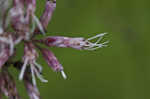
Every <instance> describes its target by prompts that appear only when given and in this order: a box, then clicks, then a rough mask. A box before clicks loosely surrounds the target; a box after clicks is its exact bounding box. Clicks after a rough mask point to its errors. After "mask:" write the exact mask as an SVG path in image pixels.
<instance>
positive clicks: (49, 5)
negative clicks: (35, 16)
mask: <svg viewBox="0 0 150 99" xmlns="http://www.w3.org/2000/svg"><path fill="white" fill-rule="evenodd" d="M55 8H56V2H52V1H47V2H46V5H45V10H44V13H43V15H42V16H41V18H40V21H41V24H42V25H43V27H44V28H46V27H47V26H48V23H49V21H50V20H51V18H52V15H53V12H54V10H55Z"/></svg>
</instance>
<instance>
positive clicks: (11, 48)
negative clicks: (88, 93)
mask: <svg viewBox="0 0 150 99" xmlns="http://www.w3.org/2000/svg"><path fill="white" fill-rule="evenodd" d="M55 8H56V0H47V1H46V4H45V10H44V11H43V14H42V15H41V17H40V19H38V18H37V16H36V15H35V11H36V0H1V1H0V70H1V73H0V96H1V94H2V93H3V94H4V95H6V96H7V97H8V98H10V99H20V96H19V95H18V92H17V89H16V86H15V82H14V80H13V78H12V76H11V75H10V73H9V72H8V69H7V68H8V67H9V66H14V67H15V68H17V69H18V71H20V75H19V80H22V81H23V82H24V84H25V87H26V89H27V92H28V94H29V97H30V99H40V94H39V92H38V89H37V87H36V78H39V79H40V80H41V81H42V82H47V80H45V79H44V78H43V76H42V75H41V73H42V66H41V65H40V64H38V62H37V58H38V57H39V53H38V52H37V49H38V50H39V51H40V52H41V54H42V55H43V58H44V59H45V61H46V62H47V64H48V66H50V67H51V68H52V69H53V70H54V71H56V72H61V74H62V76H63V78H64V79H66V78H67V76H66V74H65V73H64V70H63V67H62V65H61V64H60V63H59V61H58V59H57V58H56V57H55V55H54V54H53V52H51V51H50V50H49V49H46V48H42V47H41V46H40V45H39V44H44V45H46V46H48V47H53V46H56V47H69V48H74V49H77V50H96V49H98V48H102V47H105V46H106V43H107V42H103V43H100V42H101V39H102V38H103V36H104V35H105V34H106V33H102V34H98V35H96V36H93V37H90V38H88V39H85V38H82V37H77V38H72V37H64V36H48V37H44V38H41V39H36V38H35V37H36V35H40V34H42V35H43V34H45V33H46V32H45V31H46V29H47V26H48V23H49V22H50V20H51V18H52V15H53V12H54V10H55ZM9 28H11V29H9ZM93 40H96V42H92V41H93ZM21 42H22V43H23V44H24V55H23V57H22V59H21V60H18V61H13V60H12V57H14V56H15V55H16V53H17V52H16V48H15V46H16V45H17V44H19V43H21Z"/></svg>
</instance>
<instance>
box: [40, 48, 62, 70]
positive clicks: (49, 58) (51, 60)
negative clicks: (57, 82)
mask: <svg viewBox="0 0 150 99" xmlns="http://www.w3.org/2000/svg"><path fill="white" fill-rule="evenodd" d="M41 51H42V54H43V57H44V59H45V60H46V62H47V64H48V65H49V66H50V67H51V68H52V69H53V70H54V71H61V70H63V67H62V65H61V64H60V63H59V61H58V60H57V58H56V57H55V55H54V54H53V53H52V52H51V51H50V50H48V49H45V48H43V49H42V50H41Z"/></svg>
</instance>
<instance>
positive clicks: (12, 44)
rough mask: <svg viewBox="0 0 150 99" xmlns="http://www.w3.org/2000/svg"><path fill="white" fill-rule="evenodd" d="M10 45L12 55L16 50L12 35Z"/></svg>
mask: <svg viewBox="0 0 150 99" xmlns="http://www.w3.org/2000/svg"><path fill="white" fill-rule="evenodd" d="M9 45H10V55H12V54H13V52H14V43H13V39H12V37H11V36H9Z"/></svg>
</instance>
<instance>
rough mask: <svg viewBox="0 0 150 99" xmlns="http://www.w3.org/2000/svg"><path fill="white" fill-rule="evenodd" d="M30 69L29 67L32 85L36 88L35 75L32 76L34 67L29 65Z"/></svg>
mask: <svg viewBox="0 0 150 99" xmlns="http://www.w3.org/2000/svg"><path fill="white" fill-rule="evenodd" d="M30 67H31V74H32V83H33V85H35V86H36V78H35V75H34V65H33V64H31V66H30Z"/></svg>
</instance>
